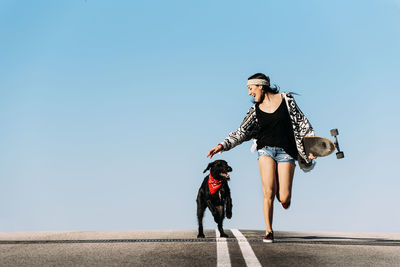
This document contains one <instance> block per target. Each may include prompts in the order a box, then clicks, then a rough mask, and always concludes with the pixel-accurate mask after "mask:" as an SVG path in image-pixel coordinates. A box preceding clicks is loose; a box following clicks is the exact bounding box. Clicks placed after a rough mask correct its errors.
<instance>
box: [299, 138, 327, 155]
mask: <svg viewBox="0 0 400 267" xmlns="http://www.w3.org/2000/svg"><path fill="white" fill-rule="evenodd" d="M303 144H304V149H305V151H306V154H307V155H308V154H310V153H312V154H313V155H314V156H316V157H326V156H329V155H330V154H332V153H333V151H335V144H334V143H333V142H332V141H331V140H329V139H328V138H325V137H320V136H306V137H304V138H303Z"/></svg>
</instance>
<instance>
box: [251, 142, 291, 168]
mask: <svg viewBox="0 0 400 267" xmlns="http://www.w3.org/2000/svg"><path fill="white" fill-rule="evenodd" d="M257 152H258V158H260V157H262V156H268V157H270V158H272V159H273V160H275V161H276V162H277V163H280V162H290V163H293V164H296V163H295V161H294V159H293V158H292V156H290V155H289V154H288V153H286V152H285V150H284V149H283V148H280V147H274V146H265V147H263V148H261V149H259V150H257ZM258 158H257V159H258Z"/></svg>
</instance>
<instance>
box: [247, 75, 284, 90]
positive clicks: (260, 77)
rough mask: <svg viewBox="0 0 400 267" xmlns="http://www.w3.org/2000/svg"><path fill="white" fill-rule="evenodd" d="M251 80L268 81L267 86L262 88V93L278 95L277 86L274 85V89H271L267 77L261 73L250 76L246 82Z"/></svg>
mask: <svg viewBox="0 0 400 267" xmlns="http://www.w3.org/2000/svg"><path fill="white" fill-rule="evenodd" d="M251 79H263V80H267V81H268V85H263V86H262V90H263V91H264V93H272V94H277V93H279V86H277V85H276V84H274V87H271V85H270V81H269V77H268V76H267V75H265V74H263V73H256V74H254V75H252V76H250V77H249V78H248V79H247V80H251Z"/></svg>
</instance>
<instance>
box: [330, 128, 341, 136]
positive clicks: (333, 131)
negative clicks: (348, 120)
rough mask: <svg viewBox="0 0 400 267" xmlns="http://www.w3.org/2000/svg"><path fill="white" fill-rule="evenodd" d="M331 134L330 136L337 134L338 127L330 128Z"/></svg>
mask: <svg viewBox="0 0 400 267" xmlns="http://www.w3.org/2000/svg"><path fill="white" fill-rule="evenodd" d="M331 135H332V136H336V135H339V131H338V129H332V130H331Z"/></svg>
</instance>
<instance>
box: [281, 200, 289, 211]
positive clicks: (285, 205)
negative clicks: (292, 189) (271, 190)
mask: <svg viewBox="0 0 400 267" xmlns="http://www.w3.org/2000/svg"><path fill="white" fill-rule="evenodd" d="M281 204H282V207H283V208H284V209H285V210H287V209H288V208H289V207H290V201H289V202H287V203H281Z"/></svg>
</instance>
